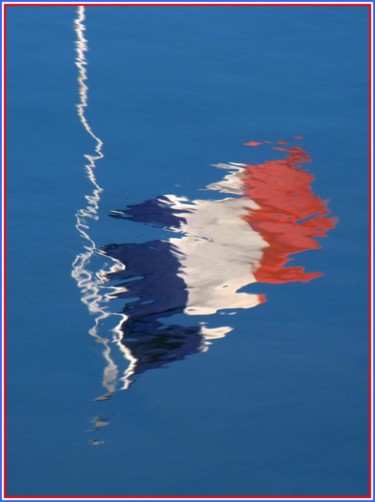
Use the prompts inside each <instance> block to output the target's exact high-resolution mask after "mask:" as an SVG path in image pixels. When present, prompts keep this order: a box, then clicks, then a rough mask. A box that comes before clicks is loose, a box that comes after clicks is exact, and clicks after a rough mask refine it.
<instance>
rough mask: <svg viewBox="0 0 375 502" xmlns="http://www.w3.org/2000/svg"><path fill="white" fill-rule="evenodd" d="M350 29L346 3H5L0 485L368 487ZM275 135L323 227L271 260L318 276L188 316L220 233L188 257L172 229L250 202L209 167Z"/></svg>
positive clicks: (264, 154)
mask: <svg viewBox="0 0 375 502" xmlns="http://www.w3.org/2000/svg"><path fill="white" fill-rule="evenodd" d="M367 36H368V33H367V9H366V8H364V7H313V8H311V7H303V8H302V7H241V8H240V7H231V8H225V7H221V8H207V7H199V8H198V7H194V8H193V7H178V8H171V7H169V8H166V7H164V8H161V7H153V8H148V7H147V8H146V7H142V8H139V7H138V8H129V7H87V8H85V9H83V10H82V9H81V10H80V13H78V12H77V9H76V8H74V7H71V8H70V7H8V8H7V200H8V202H7V204H8V205H7V251H8V263H7V273H8V283H7V294H8V307H7V314H8V321H7V431H6V432H7V493H8V495H13V496H31V495H34V496H38V495H50V496H56V495H60V496H76V495H77V496H78V495H81V496H82V495H85V496H92V495H98V496H106V495H107V496H116V495H117V496H132V495H145V496H162V495H176V496H188V495H198V496H199V495H202V496H203V495H212V496H220V495H221V496H223V495H224V496H225V495H228V496H229V495H233V496H235V495H243V496H258V495H259V496H260V495H263V496H265V495H269V496H293V495H294V496H313V495H319V496H326V495H331V496H332V495H335V496H350V495H351V496H363V495H365V494H366V493H367V483H368V472H367V448H368V436H367V430H368V423H367V413H368V410H367V395H368V387H367V370H368V368H367V363H368V353H367V323H368V310H367V287H368V284H367V282H368V278H367V256H368V242H367V225H368V199H367V188H368V171H367V149H368V145H367V78H368V77H367ZM86 41H87V46H86ZM77 42H78V45H77ZM87 49H88V50H87ZM79 92H81V94H79ZM77 105H78V106H77ZM295 136H303V139H296V138H295ZM279 140H283V141H285V142H288V145H286V146H284V145H282V144H277V141H279ZM249 141H255V142H259V143H261V145H259V146H257V147H249V146H245V145H244V143H246V142H249ZM264 141H271V142H272V143H264ZM275 146H276V147H277V148H287V149H290V148H300V149H301V150H303V152H306V153H307V154H308V155H309V156H310V157H311V160H312V161H311V162H309V163H303V166H302V167H303V170H304V171H303V172H306V173H310V174H311V175H312V176H313V178H315V179H314V181H313V182H312V185H311V189H312V192H313V193H314V194H315V196H316V197H319V199H320V200H321V201H323V200H324V201H327V202H326V204H327V207H328V210H329V211H330V212H329V215H328V214H327V215H325V216H324V218H325V221H328V219H329V218H331V217H336V218H337V219H338V220H337V221H336V220H332V224H331V227H330V228H329V229H328V230H327V231H326V234H327V235H326V237H324V238H323V237H319V236H315V238H314V242H315V241H316V242H319V243H320V245H321V249H313V248H312V247H311V246H310V247H309V246H308V245H305V247H304V249H305V251H304V252H300V253H298V254H293V255H292V256H289V255H288V256H289V258H293V261H292V262H290V263H288V264H287V265H286V266H288V267H303V268H304V269H305V272H306V273H315V272H316V273H317V272H320V273H322V274H323V275H321V276H320V277H316V278H314V279H313V280H308V281H307V282H301V281H286V280H283V281H279V283H278V284H275V283H271V282H267V281H265V282H262V281H261V280H258V281H256V284H254V283H250V281H247V282H246V284H245V286H244V287H242V286H241V288H242V289H241V291H240V293H241V292H242V293H246V294H247V297H246V298H247V299H248V300H249V301H250V298H252V301H253V300H254V296H251V295H255V294H256V295H265V296H266V298H267V301H266V303H262V302H261V301H260V296H259V297H257V299H255V300H254V301H255V303H256V308H237V307H236V306H233V304H232V303H230V302H229V303H227V304H226V306H224V307H223V308H217V309H215V308H213V312H211V313H210V315H208V314H207V312H206V313H205V314H202V312H201V314H202V315H198V316H190V315H187V314H186V311H185V310H184V309H185V307H186V305H187V302H188V297H189V295H191V294H193V293H194V291H197V292H198V294H199V295H203V296H204V295H206V293H207V292H208V293H207V294H208V295H211V296H210V298H211V297H212V295H213V293H212V291H213V290H214V288H213V287H211V286H210V287H206V286H205V287H203V286H199V287H198V288H197V287H195V289H194V288H193V287H192V284H193V282H194V280H199V277H201V275H202V274H203V275H204V273H206V272H207V273H208V272H210V274H211V275H210V278H211V279H212V280H213V279H215V280H217V281H219V282H218V284H220V281H224V282H225V281H227V280H228V281H229V280H230V277H229V275H230V274H229V272H228V271H230V270H231V267H232V266H234V265H235V264H237V261H236V259H235V258H233V256H234V254H233V253H234V249H235V248H234V247H233V246H234V244H233V243H232V242H231V241H230V239H229V237H227V241H226V243H225V246H226V248H228V246H229V250H230V255H229V258H227V259H226V260H225V259H223V261H220V260H219V259H218V257H217V256H216V254H215V252H213V253H212V255H209V256H212V263H214V260H215V259H216V260H217V264H218V265H217V267H216V269H215V267H214V266H213V265H212V263H211V260H208V261H207V265H205V266H203V265H202V266H201V268H199V267H198V272H196V269H195V268H194V267H193V268H192V267H191V265H189V266H187V265H186V266H185V265H182V263H183V259H184V258H183V257H184V256H185V255H184V254H181V253H177V251H176V247H175V245H174V244H173V243H174V242H175V241H173V239H179V240H178V242H177V245H181V246H182V244H181V243H184V242H185V241H184V239H187V237H189V235H190V234H189V232H191V231H192V229H193V230H194V232H195V231H196V228H197V227H196V226H194V224H193V223H191V222H190V223H189V221H190V220H189V218H190V216H191V215H193V216H194V214H198V212H196V211H195V209H196V206H197V205H198V206H199V204H198V203H197V201H199V200H203V201H207V200H208V201H211V202H210V204H209V205H208V207H211V208H212V207H214V208H222V207H224V205H223V204H227V203H226V202H225V199H228V198H231V199H233V200H232V201H230V203H231V204H232V203H233V204H237V205H238V204H239V206H238V207H240V209H241V211H242V210H244V207H245V205H246V204H248V203H249V204H250V202H248V199H246V197H242V196H241V195H238V194H234V195H233V193H231V192H228V190H227V191H223V192H220V191H219V190H217V189H216V190H211V189H208V190H207V189H206V190H202V189H204V188H205V187H207V186H210V185H211V184H212V183H215V182H216V183H217V182H220V180H223V178H224V176H225V175H226V174H228V173H229V174H231V173H232V174H234V175H235V173H236V169H234V168H233V164H232V169H229V168H228V167H227V168H226V170H224V171H223V170H220V169H215V168H214V167H212V164H219V163H225V164H228V163H230V162H234V163H238V164H250V165H253V166H259V165H261V164H263V163H267V161H268V162H272V161H278V160H280V159H284V160H285V159H286V158H287V156H288V153H290V150H287V151H285V150H281V151H280V150H274V147H275ZM85 156H86V157H85ZM267 165H271V164H267ZM287 169H289V170H290V169H292V170H296V172H297V171H298V172H299V173H300V174H301V171H299V169H300V167H299V166H294V165H293V166H292V167H290V166H287ZM300 174H299V175H300ZM299 175H298V176H299ZM296 176H297V175H296ZM90 178H91V180H90ZM251 180H253V181H254V179H253V178H251V177H250V181H251ZM283 180H284V177H280V180H279V181H280V183H282V182H283ZM241 183H242V182H241ZM241 186H242V185H241ZM274 188H275V186H274V185H273V184H272V183H266V185H265V193H266V197H268V199H269V203H272V202H273V200H274V196H273V192H272V190H273V189H274ZM287 188H288V187H286V189H287ZM286 189H285V190H286ZM288 193H289V196H288V197H289V198H288V197H287V206H288V204H289V206H291V205H293V204H292V202H291V201H293V200H294V199H293V197H292V195H293V194H292V195H290V194H291V193H292V192H288ZM166 194H169V195H171V194H172V195H173V196H175V197H178V198H181V197H185V199H184V200H185V202H184V203H185V204H191V205H192V206H193V209H192V208H190V209H189V211H190V212H189V211H187V210H186V209H181V210H180V211H182V212H180V213H179V212H178V211H177V209H176V206H173V204H172V203H171V202H170V199H168V200H169V202H167V204H165V203H164V204H163V201H164V202H165V200H166V199H163V197H164V196H165V195H166ZM294 195H295V193H294ZM85 196H86V197H87V196H89V198H85ZM90 197H91V198H90ZM298 197H299V195H298V194H297V200H299V199H298ZM245 199H246V200H245ZM223 201H224V202H223ZM202 204H205V203H202ZM215 204H216V205H215ZM155 207H156V216H155ZM184 207H185V206H184ZM236 207H237V206H236ZM150 208H151V209H150ZM113 211H117V213H116V212H113ZM246 211H247V210H246ZM88 213H89V214H88ZM214 213H215V214H216V212H215V211H214ZM202 214H207V213H202ZM217 214H218V212H217ZM226 214H227V213H225V215H226ZM236 214H237V213H236ZM241 214H242V213H241ZM246 214H249V213H248V212H246ZM288 214H289V213H288ZM90 216H91V217H90ZM92 216H93V218H92ZM315 216H316V215H314V214H313V213H312V212H311V211H310V213H309V218H312V220H310V221H314V217H315ZM202 218H203V216H202ZM205 221H206V220H205ZM228 221H229V224H228ZM228 221H227V220H226V219H225V218H224V219H223V218H221V219H220V218H219V219H218V220H217V221H216V224H215V225H213V226H212V225H211V227H209V225H208V224H207V222H206V224H205V226H204V230H203V231H201V233H200V234H199V235H198V238H199V239H201V238H204V239H206V240H207V241H208V242H210V243H212V242H213V243H215V242H216V241H215V239H216V238H218V239H219V238H222V236H224V237H225V234H226V232H230V231H231V228H237V227H234V226H233V225H240V224H241V225H242V227H241V228H245V227H243V225H247V223H246V224H245V223H244V220H243V218H242V219H241V218H239V217H238V218H237V219H229V220H228ZM186 222H187V223H186ZM227 224H228V226H225V225H227ZM260 224H262V222H261V223H260ZM85 225H87V226H85ZM184 225H185V227H184ZM186 225H187V226H186ZM251 225H253V226H254V223H253V222H251ZM251 225H250V226H251ZM186 228H187V230H186ZM209 228H210V229H211V230H212V232H214V233H213V234H212V235H211V233H210V232H211V230H208V229H209ZM246 228H248V226H247V227H246ZM179 229H182V230H181V231H180V230H179ZM202 232H203V233H205V232H206V234H205V235H203V234H202ZM241 232H242V230H241ZM241 232H237V233H235V235H240V236H241V239H242V235H243V236H244V238H247V236H248V235H249V233H248V232H247V231H245V230H244V231H243V233H241ZM249 232H250V230H249ZM194 235H195V234H194ZM213 235H214V236H213ZM252 235H253V234H252ZM257 235H258V237H259V232H258V233H257ZM258 237H257V238H258ZM254 238H255V237H254ZM241 239H240V240H241ZM189 242H190V241H189ZM199 242H201V241H199ZM291 242H292V241H291ZM150 243H151V244H150ZM203 244H204V245H205V244H206V241H205V240H204V242H203ZM240 245H242V242H241V243H240ZM284 245H287V241H285V242H284ZM189 246H190V244H189ZM302 247H303V246H302ZM189 249H190V248H189ZM202 249H203V248H202ZM204 249H206V248H204ZM207 249H211V250H213V249H214V248H213V247H210V248H207ZM259 249H260V248H259ZM116 253H117V254H116ZM254 253H255V251H254ZM197 254H199V253H197ZM255 254H256V253H255ZM114 255H116V256H115V258H116V260H117V261H113V260H111V257H112V258H113V256H114ZM186 256H187V257H188V258H189V257H190V258H192V257H193V258H194V256H195V255H194V252H192V251H189V252H186ZM201 256H202V257H205V258H206V257H207V253H201ZM230 257H232V260H231V259H230ZM254 260H255V258H254ZM255 261H256V260H255ZM184 263H185V262H184ZM189 263H190V262H189ZM114 264H117V268H116V270H112V275H111V272H110V270H109V268H110V267H111V266H114ZM121 264H122V265H126V267H127V268H126V270H125V272H124V270H121ZM223 264H224V265H225V266H222V265H223ZM258 265H259V264H258ZM258 265H257V266H258ZM184 267H185V268H184ZM189 267H190V268H189ZM212 270H214V271H215V270H216V276H215V274H214V272H212ZM257 270H258V271H259V270H260V269H259V268H258V269H257ZM181 271H182V272H181ZM72 272H73V277H72ZM121 274H122V275H121ZM124 274H125V275H126V274H128V276H127V277H125V275H124ZM228 274H229V275H228ZM227 276H228V277H227ZM129 277H130V278H131V284H130V286H129V283H128V291H130V293H131V294H129V293H126V291H124V290H123V289H122V290H121V288H124V285H125V286H126V284H125V283H126V281H129ZM104 281H107V282H104ZM124 281H125V283H124ZM189 281H190V282H189ZM192 281H193V282H192ZM194 284H195V283H194ZM215 284H216V283H215ZM224 285H225V284H224ZM114 287H118V288H120V289H117V290H116V289H113V288H114ZM215 287H216V286H215ZM217 287H219V286H217ZM220 287H221V286H220ZM111 288H112V289H111ZM189 288H190V289H189ZM106 294H107V295H108V294H109V295H110V297H108V296H107V300H108V301H105V300H106V297H105V295H106ZM236 294H237V293H236ZM200 298H201V297H200ZM205 298H206V297H205ZM235 298H238V296H236V297H235ZM244 298H245V297H244ZM142 301H146V302H148V303H142ZM210 301H211V300H210ZM199 305H200V307H201V306H202V305H204V306H205V308H207V305H208V300H207V301H206V300H204V301H203V300H202V301H201V303H200V304H199ZM254 306H255V305H254ZM90 309H91V312H90ZM129 309H130V310H129ZM184 312H185V313H184ZM124 313H125V314H127V315H128V317H129V319H128V320H126V319H125V318H124V317H123V316H122V314H124ZM229 314H230V315H229ZM124 319H125V320H124ZM121 323H122V324H121ZM202 323H204V324H202ZM202 326H203V328H202ZM223 326H225V327H229V328H230V329H231V331H230V332H229V331H228V332H227V333H226V336H224V337H221V338H218V337H213V338H211V339H209V338H207V337H206V338H205V336H204V334H203V331H204V329H206V328H207V329H217V328H219V329H220V328H222V327H223ZM115 327H117V331H116V330H115V332H113V329H114V328H115ZM211 333H212V332H211ZM216 333H217V332H216ZM124 334H125V336H124ZM121 338H122V341H121ZM205 341H206V342H207V341H209V342H210V344H204V343H203V342H205ZM202 344H203V345H202ZM203 349H204V350H203ZM206 349H208V350H206ZM129 353H130V354H133V359H134V355H136V356H137V357H136V359H138V363H137V364H138V365H137V364H135V367H133V368H132V363H131V361H132V358H131V356H129ZM121 389H122V390H121Z"/></svg>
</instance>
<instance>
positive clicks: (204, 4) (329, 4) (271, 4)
mask: <svg viewBox="0 0 375 502" xmlns="http://www.w3.org/2000/svg"><path fill="white" fill-rule="evenodd" d="M79 6H83V7H367V9H368V31H369V35H368V37H369V40H368V71H369V77H368V95H369V108H368V109H369V114H368V179H369V188H368V198H369V215H368V236H369V261H368V267H369V285H368V296H369V299H368V300H369V301H368V306H369V333H368V354H369V369H368V387H369V388H368V405H369V408H368V435H369V448H368V466H369V469H368V471H369V481H368V494H367V495H366V496H354V495H353V496H341V497H340V496H335V495H330V496H311V497H308V496H298V495H290V496H275V497H270V496H233V497H231V496H215V497H214V496H190V497H183V496H169V495H168V496H154V497H146V496H143V495H135V496H108V497H107V496H97V495H94V496H44V495H40V496H27V497H26V496H17V495H15V496H7V495H6V489H5V488H6V483H5V479H6V462H5V451H6V435H5V430H6V416H5V401H6V387H5V376H6V357H5V352H6V336H5V326H6V308H5V292H6V267H5V263H6V218H5V215H6V190H5V186H6V34H5V32H6V10H7V8H8V7H79ZM372 7H373V3H372V2H367V3H336V2H326V3H318V2H316V3H301V2H298V3H283V2H277V3H276V2H267V3H249V2H248V3H238V2H237V3H236V2H232V3H211V2H186V3H172V2H171V3H169V2H167V1H166V2H163V3H160V2H142V3H124V2H122V3H88V2H82V3H75V2H74V3H66V2H65V3H62V2H60V3H37V2H36V3H31V2H29V3H11V2H4V3H3V26H4V29H3V54H4V60H3V110H4V112H3V113H4V115H3V177H2V180H3V204H2V209H3V223H4V227H3V256H4V258H3V293H4V295H3V326H4V337H3V402H2V409H3V426H4V428H3V445H4V446H3V460H4V461H3V465H4V469H3V492H4V493H3V495H4V500H120V499H121V500H372V452H373V447H372V441H373V438H372V418H373V415H372V404H373V401H372V362H373V357H372V350H373V349H372V322H373V317H372V281H371V280H372V171H371V169H372V154H373V149H372V70H373V67H372Z"/></svg>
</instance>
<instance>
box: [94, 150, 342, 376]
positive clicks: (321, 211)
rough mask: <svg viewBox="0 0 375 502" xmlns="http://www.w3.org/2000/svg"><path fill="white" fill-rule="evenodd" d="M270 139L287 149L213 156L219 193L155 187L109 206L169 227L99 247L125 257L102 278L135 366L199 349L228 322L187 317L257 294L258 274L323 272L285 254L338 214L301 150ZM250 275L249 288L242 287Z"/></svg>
mask: <svg viewBox="0 0 375 502" xmlns="http://www.w3.org/2000/svg"><path fill="white" fill-rule="evenodd" d="M248 143H249V146H255V145H254V144H255V143H256V144H257V146H258V145H261V144H262V143H261V142H248ZM267 143H269V142H267ZM263 144H264V143H263ZM278 144H279V145H286V142H285V141H280V142H278ZM272 148H273V149H275V150H278V151H280V152H283V154H284V156H285V158H282V159H278V160H269V161H266V162H264V163H263V164H257V165H251V164H238V163H229V164H217V165H216V167H217V168H219V169H222V170H224V171H225V172H226V174H225V175H224V176H223V178H222V179H221V180H220V181H218V182H216V183H212V184H210V185H208V186H207V187H206V188H207V189H208V190H209V191H216V192H218V193H220V194H222V197H221V198H219V199H217V198H216V199H209V198H207V199H197V200H189V199H187V198H185V197H177V196H176V195H162V196H159V197H156V198H155V199H152V200H148V201H146V202H143V203H141V204H137V205H130V206H127V207H126V208H125V209H122V210H116V211H113V212H112V213H111V216H113V217H114V218H118V219H127V220H132V221H133V222H136V223H143V224H145V223H146V224H150V225H153V226H157V227H161V228H162V229H163V230H170V231H171V234H170V237H169V238H168V239H166V240H162V239H160V240H153V241H149V242H143V243H122V244H110V245H107V246H104V248H103V252H104V253H105V254H107V255H109V256H111V257H112V258H114V259H116V260H118V261H119V262H121V263H122V264H123V265H124V267H123V269H122V270H117V271H116V272H113V273H109V274H108V276H107V279H109V280H111V281H114V282H115V283H116V294H115V295H114V297H115V298H122V299H124V300H125V305H124V308H123V313H124V314H125V318H124V319H125V320H124V321H123V322H122V325H121V331H122V344H123V345H124V346H125V347H126V349H127V350H128V351H130V353H131V355H132V358H133V360H134V364H133V370H132V374H133V375H135V374H139V373H142V372H144V371H146V370H148V369H151V368H157V367H162V366H164V365H166V364H169V363H171V362H173V361H177V360H180V359H183V358H184V357H186V356H188V355H190V354H194V353H197V352H201V351H204V350H206V349H207V347H208V345H209V344H210V343H211V342H210V340H213V339H216V338H221V337H223V336H225V335H226V334H227V333H229V332H230V331H231V329H232V328H231V327H230V326H219V327H214V328H213V327H211V328H210V327H208V326H207V323H206V322H205V321H204V320H203V321H202V320H201V319H204V317H202V318H199V322H194V321H193V320H194V317H190V316H209V315H212V314H216V313H218V312H222V311H229V312H230V313H235V312H236V311H237V310H238V309H249V308H252V307H256V306H257V305H259V304H261V303H264V302H265V300H266V299H265V296H264V295H263V294H262V293H261V286H260V285H258V286H256V284H255V283H273V284H280V283H286V282H291V281H302V282H307V281H310V280H312V279H314V278H317V277H319V276H321V275H322V273H321V272H307V271H305V269H304V268H303V267H301V266H298V267H295V266H288V265H287V263H288V261H289V260H290V259H291V255H293V254H295V253H300V252H302V251H306V250H312V249H318V248H320V247H321V246H320V243H319V242H318V241H317V237H324V236H326V233H327V231H328V230H330V229H332V228H333V227H334V226H335V222H336V220H335V218H332V217H329V210H328V208H327V203H326V201H323V200H322V199H321V198H319V197H318V196H317V195H315V194H314V193H313V191H312V188H311V184H312V182H313V181H314V177H313V176H312V175H311V174H310V173H309V172H308V171H307V170H306V169H305V168H303V167H302V164H305V163H307V162H310V158H309V156H308V155H307V153H306V152H305V151H304V150H303V149H302V148H301V147H298V146H295V147H286V146H282V147H281V146H274V147H272ZM252 284H254V287H253V289H254V292H252V293H249V292H245V291H242V290H243V288H245V287H246V286H249V285H252ZM255 290H258V292H255ZM181 315H182V316H181ZM173 317H174V319H175V320H176V319H178V321H175V322H174V319H173ZM181 319H182V320H181ZM195 319H197V318H195ZM188 320H190V322H188Z"/></svg>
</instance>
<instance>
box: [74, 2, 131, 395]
mask: <svg viewBox="0 0 375 502" xmlns="http://www.w3.org/2000/svg"><path fill="white" fill-rule="evenodd" d="M85 29H86V28H85V7H82V6H79V7H78V8H77V16H76V19H75V20H74V30H75V33H76V60H75V64H76V66H77V68H78V86H79V98H80V100H79V103H78V104H77V113H78V117H79V120H80V122H81V123H82V125H83V127H84V129H85V131H86V132H87V133H88V134H89V135H90V136H91V137H92V139H93V140H94V141H95V153H94V154H93V155H89V154H86V155H85V156H84V157H85V158H86V160H87V163H86V164H85V171H86V174H87V177H88V179H89V180H90V182H91V184H92V192H91V194H88V195H85V199H86V201H87V205H86V207H84V208H82V209H79V210H78V211H77V213H76V215H75V216H76V228H77V230H78V232H79V234H80V235H81V236H82V237H83V239H84V243H85V245H84V251H83V252H82V253H80V254H78V255H77V256H76V258H75V260H74V261H73V264H72V268H73V270H72V276H73V277H74V279H75V280H76V281H77V285H78V287H79V289H80V290H81V295H82V298H81V300H82V302H83V303H84V304H85V305H86V306H87V308H88V310H89V312H90V313H91V314H93V315H94V316H95V319H94V326H93V327H92V328H91V329H90V330H89V334H90V336H92V337H93V338H95V339H96V341H97V342H98V343H100V344H102V345H103V357H104V359H105V368H104V372H103V379H102V384H103V387H104V389H105V391H106V392H105V393H104V394H103V395H102V396H99V397H98V398H96V400H105V399H108V398H109V397H110V396H111V395H112V394H113V393H114V392H115V390H116V383H117V377H118V367H117V365H116V364H115V363H114V361H113V359H112V357H111V347H110V343H111V340H109V339H108V338H103V337H101V336H100V335H99V333H98V330H99V325H100V323H101V322H102V321H103V320H104V319H106V318H108V317H110V316H111V315H112V314H110V313H108V312H106V311H105V310H104V308H103V307H102V304H103V303H105V302H106V301H108V299H107V296H108V295H106V294H102V293H101V285H102V284H103V282H106V280H105V279H104V277H103V274H101V273H98V274H95V273H94V272H92V271H91V270H90V269H89V264H90V261H91V258H92V257H93V256H94V255H97V254H100V250H98V249H97V246H96V244H95V242H94V240H93V239H92V238H91V237H90V224H89V220H90V219H91V220H98V219H99V214H98V212H99V203H100V194H101V192H103V188H101V186H100V185H99V184H98V182H97V179H96V176H95V168H96V163H97V162H98V161H99V160H100V159H102V158H103V157H104V155H103V152H102V148H103V141H102V140H101V139H100V138H99V137H98V136H97V135H96V134H95V133H94V132H93V130H92V128H91V126H90V124H89V122H88V120H87V117H86V109H87V107H88V85H87V79H88V77H87V71H86V67H87V59H86V52H87V50H88V48H87V40H86V39H85V36H84V32H85ZM113 261H115V264H114V267H115V268H116V269H119V268H123V265H122V264H121V263H118V262H117V260H113ZM121 317H122V321H123V320H124V319H123V318H124V316H123V315H121ZM114 331H116V329H115V330H114ZM114 342H115V343H117V344H118V345H121V344H120V340H119V335H117V337H116V338H115V339H114Z"/></svg>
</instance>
